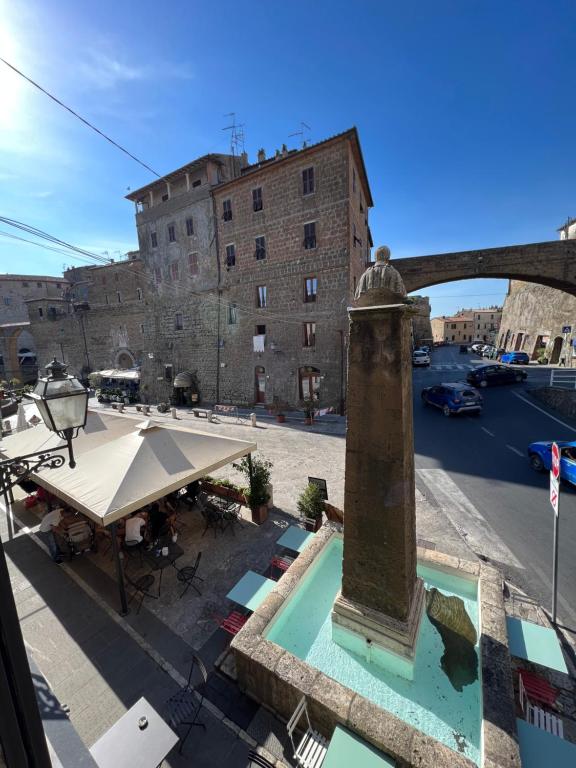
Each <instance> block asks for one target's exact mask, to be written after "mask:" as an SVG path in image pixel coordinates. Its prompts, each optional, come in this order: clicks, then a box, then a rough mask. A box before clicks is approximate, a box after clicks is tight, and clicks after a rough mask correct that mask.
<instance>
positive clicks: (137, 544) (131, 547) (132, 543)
mask: <svg viewBox="0 0 576 768" xmlns="http://www.w3.org/2000/svg"><path fill="white" fill-rule="evenodd" d="M144 545H145V541H144V539H140V540H138V539H124V545H123V546H124V550H125V552H126V554H127V555H129V556H130V557H132V555H133V554H135V553H138V554H139V555H140V566H143V565H144V557H143V554H142V549H143V547H144Z"/></svg>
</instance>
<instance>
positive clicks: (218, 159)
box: [125, 153, 232, 202]
mask: <svg viewBox="0 0 576 768" xmlns="http://www.w3.org/2000/svg"><path fill="white" fill-rule="evenodd" d="M228 157H232V155H222V154H220V155H217V154H214V153H211V154H208V155H202V157H198V158H196V160H192V162H191V163H186V165H183V166H182V167H181V168H176V170H175V171H170V173H167V174H166V175H165V176H161V177H160V178H159V179H155V180H154V181H151V182H150V184H146V185H145V186H144V187H140V188H139V189H135V190H134V191H133V192H130V194H129V195H126V196H125V197H126V200H132V201H133V202H136V201H137V200H138V198H140V197H142V195H144V194H146V192H149V191H150V190H151V189H153V188H154V187H156V186H157V185H158V184H160V182H162V181H175V180H176V179H177V178H178V177H180V176H182V174H184V173H190V171H195V170H197V169H198V168H202V167H203V166H204V165H206V163H208V162H213V163H219V164H220V165H222V163H223V162H224V160H223V158H228Z"/></svg>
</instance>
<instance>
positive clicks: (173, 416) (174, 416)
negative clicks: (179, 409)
mask: <svg viewBox="0 0 576 768" xmlns="http://www.w3.org/2000/svg"><path fill="white" fill-rule="evenodd" d="M172 418H173V419H177V418H178V416H176V408H172Z"/></svg>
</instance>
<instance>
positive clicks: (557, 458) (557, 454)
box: [550, 443, 560, 480]
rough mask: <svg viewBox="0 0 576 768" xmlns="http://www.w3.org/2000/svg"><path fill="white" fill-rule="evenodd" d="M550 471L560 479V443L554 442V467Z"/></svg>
mask: <svg viewBox="0 0 576 768" xmlns="http://www.w3.org/2000/svg"><path fill="white" fill-rule="evenodd" d="M550 473H551V474H552V475H554V478H555V479H556V480H558V478H559V477H560V449H559V448H558V443H552V469H551V470H550Z"/></svg>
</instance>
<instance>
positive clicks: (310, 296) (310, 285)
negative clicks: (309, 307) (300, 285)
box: [304, 277, 318, 302]
mask: <svg viewBox="0 0 576 768" xmlns="http://www.w3.org/2000/svg"><path fill="white" fill-rule="evenodd" d="M317 295H318V278H317V277H306V278H305V279H304V301H306V302H309V301H316V296H317Z"/></svg>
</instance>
